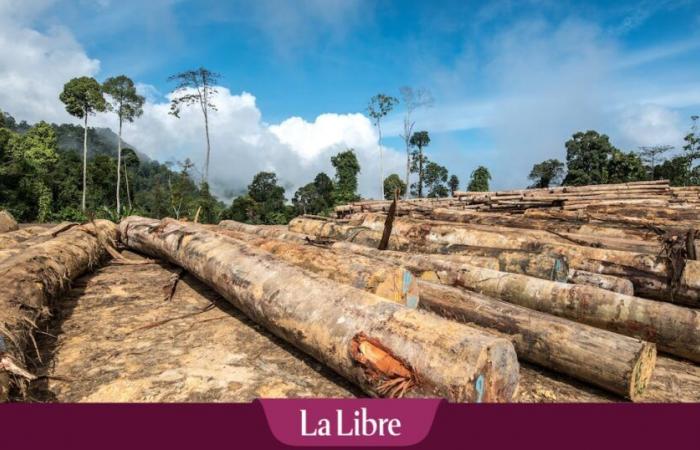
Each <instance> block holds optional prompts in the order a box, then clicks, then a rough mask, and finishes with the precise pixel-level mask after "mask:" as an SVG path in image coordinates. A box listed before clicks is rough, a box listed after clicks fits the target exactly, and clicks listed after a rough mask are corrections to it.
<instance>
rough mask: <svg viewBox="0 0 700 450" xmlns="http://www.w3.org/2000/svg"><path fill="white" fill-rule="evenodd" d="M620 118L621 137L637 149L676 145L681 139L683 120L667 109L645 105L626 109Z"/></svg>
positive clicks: (683, 126)
mask: <svg viewBox="0 0 700 450" xmlns="http://www.w3.org/2000/svg"><path fill="white" fill-rule="evenodd" d="M621 116H622V117H621V121H620V131H621V135H622V136H621V137H623V138H624V139H626V140H627V141H629V142H630V143H631V144H633V145H635V146H637V147H639V146H652V145H667V144H671V145H677V144H678V143H680V142H681V140H682V139H683V136H684V129H685V128H686V123H685V120H684V119H683V118H681V117H680V115H679V114H678V113H677V112H675V111H672V110H670V109H669V108H665V107H663V106H659V105H653V104H646V105H640V106H638V107H633V108H627V109H625V110H624V111H623V112H622V114H621Z"/></svg>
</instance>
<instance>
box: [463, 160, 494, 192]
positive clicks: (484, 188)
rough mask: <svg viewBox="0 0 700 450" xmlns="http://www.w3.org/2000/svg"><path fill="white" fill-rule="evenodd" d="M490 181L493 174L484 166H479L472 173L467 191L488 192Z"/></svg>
mask: <svg viewBox="0 0 700 450" xmlns="http://www.w3.org/2000/svg"><path fill="white" fill-rule="evenodd" d="M490 180H491V173H489V169H487V168H486V167H484V166H479V167H477V168H476V169H474V171H473V172H472V174H471V178H470V180H469V185H468V186H467V190H468V191H473V192H488V190H489V181H490Z"/></svg>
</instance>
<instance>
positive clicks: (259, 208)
mask: <svg viewBox="0 0 700 450" xmlns="http://www.w3.org/2000/svg"><path fill="white" fill-rule="evenodd" d="M285 201H286V200H285V198H284V188H283V187H282V186H278V185H277V175H275V174H274V173H273V172H259V173H258V174H256V175H255V176H254V177H253V181H252V182H251V183H250V184H249V185H248V193H247V194H246V195H242V196H239V197H236V198H235V199H234V200H233V203H232V204H231V208H229V210H228V211H227V212H226V214H225V216H226V217H227V218H230V219H233V220H237V221H239V222H246V223H256V224H257V223H262V224H270V225H282V224H286V223H288V222H289V219H290V218H291V216H292V215H293V208H292V207H288V206H287V205H285Z"/></svg>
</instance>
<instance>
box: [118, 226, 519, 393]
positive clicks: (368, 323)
mask: <svg viewBox="0 0 700 450" xmlns="http://www.w3.org/2000/svg"><path fill="white" fill-rule="evenodd" d="M120 230H121V235H122V239H123V241H124V243H125V244H126V245H127V246H128V247H130V248H132V249H134V250H137V251H141V252H144V253H148V254H150V255H153V256H159V257H162V258H165V259H167V260H169V261H171V262H173V263H175V264H177V265H179V266H181V267H183V268H184V269H186V270H188V271H189V272H190V273H192V274H194V275H195V276H197V277H198V278H200V279H201V280H202V281H203V282H205V283H207V284H208V285H210V286H211V287H213V288H214V289H216V290H217V291H218V292H219V293H220V294H221V295H223V296H224V297H225V298H226V299H227V300H228V301H230V302H231V303H232V304H234V305H235V306H236V307H237V308H239V309H240V310H241V311H243V312H244V313H245V314H246V315H248V316H249V317H250V318H251V319H253V320H254V321H256V322H258V323H259V324H261V325H262V326H264V327H265V328H267V329H268V330H269V331H270V332H272V333H274V334H275V335H277V336H278V337H280V338H281V339H284V340H286V341H287V342H289V343H291V344H293V345H295V346H296V347H298V348H299V349H301V350H302V351H304V352H306V353H308V354H309V355H311V356H313V357H314V358H316V359H317V360H319V361H321V362H323V363H325V364H326V365H328V366H329V367H331V368H332V369H333V370H335V371H336V372H338V373H339V374H341V375H342V376H344V377H345V378H347V379H348V380H350V381H352V382H353V383H355V384H356V385H358V386H359V387H361V388H362V389H363V390H364V391H365V392H367V393H368V394H370V395H373V396H384V397H401V396H409V397H426V396H427V397H444V398H447V399H448V400H450V401H457V402H463V401H490V402H494V401H509V400H511V398H512V396H513V392H514V390H515V388H516V386H517V380H518V363H517V357H516V355H515V350H514V349H513V346H512V344H511V343H510V342H509V341H508V340H505V339H502V338H498V337H495V336H493V335H490V334H487V333H484V332H483V331H480V330H477V329H474V328H470V327H468V326H465V325H463V324H459V323H456V322H452V321H449V320H446V319H442V318H439V317H437V316H433V315H430V314H428V313H425V312H421V311H418V310H414V309H409V308H405V307H403V306H401V305H398V304H396V303H393V302H388V301H386V300H384V299H382V298H381V297H378V296H376V295H373V294H370V293H367V292H364V291H362V290H359V289H356V288H353V287H351V286H346V285H343V284H339V283H336V282H333V281H331V280H327V279H324V278H322V277H320V276H318V275H315V274H313V273H310V272H307V271H304V270H302V269H300V268H298V267H295V266H293V265H289V264H287V263H284V262H282V261H279V260H278V259H277V258H276V257H275V256H273V255H271V254H270V253H267V252H265V251H263V250H260V249H256V248H253V247H252V246H250V245H246V244H245V243H243V242H240V241H236V240H233V239H229V238H226V237H223V236H220V235H218V234H216V233H214V232H212V231H208V230H203V229H201V228H197V227H196V226H188V225H185V224H181V223H177V222H174V221H163V222H159V221H154V220H150V219H143V218H138V217H130V218H127V219H125V220H123V221H122V222H121V224H120Z"/></svg>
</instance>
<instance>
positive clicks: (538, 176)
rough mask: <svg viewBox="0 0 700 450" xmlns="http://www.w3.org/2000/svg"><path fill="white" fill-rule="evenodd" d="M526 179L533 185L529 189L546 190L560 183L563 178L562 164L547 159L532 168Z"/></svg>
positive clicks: (555, 160)
mask: <svg viewBox="0 0 700 450" xmlns="http://www.w3.org/2000/svg"><path fill="white" fill-rule="evenodd" d="M527 178H528V179H529V180H530V181H532V182H533V183H532V184H531V185H530V188H548V187H550V186H556V185H558V184H559V183H561V181H562V179H563V178H564V163H563V162H561V161H559V160H558V159H548V160H546V161H542V162H541V163H538V164H535V165H534V166H532V170H531V171H530V175H528V176H527Z"/></svg>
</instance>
